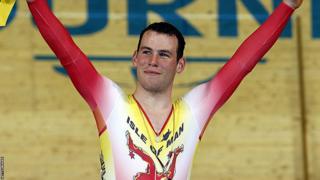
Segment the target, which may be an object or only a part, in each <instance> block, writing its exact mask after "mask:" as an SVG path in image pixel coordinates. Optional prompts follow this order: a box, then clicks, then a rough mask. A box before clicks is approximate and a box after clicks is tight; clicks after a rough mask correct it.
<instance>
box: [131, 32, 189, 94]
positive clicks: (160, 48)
mask: <svg viewBox="0 0 320 180" xmlns="http://www.w3.org/2000/svg"><path fill="white" fill-rule="evenodd" d="M177 48H178V40H177V38H176V37H175V36H169V35H166V34H162V33H158V32H155V31H150V30H149V31H146V32H145V33H144V35H143V37H142V39H141V43H140V47H139V49H138V51H136V52H135V53H134V55H133V60H132V61H133V65H134V66H135V67H136V68H137V74H138V86H142V87H143V88H144V89H145V90H147V91H150V92H163V91H165V90H167V89H168V88H172V85H173V80H174V77H175V74H176V73H177V72H178V73H180V72H182V71H183V69H184V65H185V60H184V59H183V58H181V59H179V60H178V61H177Z"/></svg>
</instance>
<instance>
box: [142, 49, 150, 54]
mask: <svg viewBox="0 0 320 180" xmlns="http://www.w3.org/2000/svg"><path fill="white" fill-rule="evenodd" d="M141 53H142V54H147V55H149V54H151V51H150V50H142V52H141Z"/></svg>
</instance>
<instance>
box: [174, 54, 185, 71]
mask: <svg viewBox="0 0 320 180" xmlns="http://www.w3.org/2000/svg"><path fill="white" fill-rule="evenodd" d="M185 66H186V59H185V58H184V57H182V58H180V59H179V60H178V64H177V69H176V72H177V73H182V72H183V70H184V68H185Z"/></svg>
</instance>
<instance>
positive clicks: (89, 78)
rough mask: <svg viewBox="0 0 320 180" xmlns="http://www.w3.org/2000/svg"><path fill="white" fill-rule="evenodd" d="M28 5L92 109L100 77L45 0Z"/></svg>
mask: <svg viewBox="0 0 320 180" xmlns="http://www.w3.org/2000/svg"><path fill="white" fill-rule="evenodd" d="M27 2H28V6H29V9H30V12H31V14H32V16H33V18H34V20H35V22H36V24H37V26H38V28H39V31H40V33H41V35H42V36H43V38H44V39H45V41H46V42H47V43H48V45H49V46H50V48H51V49H52V51H53V52H54V53H55V54H56V56H57V57H58V59H59V60H60V63H61V64H62V65H63V67H64V68H65V69H66V71H67V73H68V75H69V76H70V78H71V80H72V82H73V84H74V86H75V87H76V88H77V90H78V91H79V93H80V94H81V95H82V96H83V98H84V99H85V100H86V101H87V103H88V104H89V105H90V107H91V108H95V107H96V105H97V102H96V99H97V97H95V96H96V95H95V94H96V93H95V92H96V91H97V88H99V82H100V81H101V76H100V75H99V74H98V73H97V72H96V70H95V69H94V67H93V66H92V64H91V62H90V61H89V60H88V58H87V57H86V55H84V53H83V52H82V51H81V50H80V49H79V48H78V47H77V45H76V44H75V43H74V42H73V40H72V38H71V36H70V34H69V33H68V32H67V30H66V29H65V28H64V26H63V25H62V24H61V23H60V22H59V20H58V19H57V18H56V17H55V16H54V14H53V13H52V12H51V10H50V9H49V7H48V4H47V1H46V0H27Z"/></svg>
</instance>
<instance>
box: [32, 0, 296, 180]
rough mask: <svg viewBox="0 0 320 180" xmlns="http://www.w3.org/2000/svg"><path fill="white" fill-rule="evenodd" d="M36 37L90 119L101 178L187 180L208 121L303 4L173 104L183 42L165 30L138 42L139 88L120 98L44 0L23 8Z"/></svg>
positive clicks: (282, 11) (288, 6)
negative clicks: (27, 10)
mask: <svg viewBox="0 0 320 180" xmlns="http://www.w3.org/2000/svg"><path fill="white" fill-rule="evenodd" d="M27 1H28V4H29V8H30V11H31V13H32V15H33V17H34V19H35V22H36V24H37V26H38V27H39V30H40V32H41V34H42V36H43V37H44V39H45V40H46V41H47V43H48V44H49V46H50V47H51V49H52V50H53V51H54V52H55V54H56V55H57V57H58V58H59V60H60V61H61V64H62V65H63V66H64V68H65V69H66V70H67V72H68V74H69V76H70V78H71V80H72V82H73V84H74V85H75V87H76V88H77V90H78V91H79V92H80V94H81V95H82V96H83V98H84V99H85V100H86V101H87V103H88V104H89V106H90V108H91V110H92V111H93V114H94V116H95V119H96V123H97V127H98V130H99V136H100V142H101V149H102V156H101V162H102V178H105V179H120V180H125V179H143V180H150V179H152V180H153V179H156V180H158V179H159V180H160V179H178V180H180V179H182V180H184V179H188V178H189V175H190V171H191V164H192V159H193V154H194V151H195V147H196V145H197V143H198V142H199V141H200V139H201V136H202V134H203V132H204V130H205V128H206V126H207V124H208V122H209V120H210V119H211V117H212V116H213V114H214V113H215V112H216V111H217V110H218V109H219V108H220V107H221V106H222V105H223V104H224V103H225V102H226V100H227V99H228V98H229V97H230V96H231V94H232V93H233V92H234V90H235V89H236V87H237V86H238V85H239V84H240V82H241V80H242V79H243V78H244V77H245V75H246V74H248V73H249V72H250V71H251V70H252V69H253V67H254V66H255V65H256V64H257V62H258V61H259V60H260V59H261V58H262V56H263V55H264V54H265V53H266V52H267V51H268V50H269V49H270V48H271V46H272V45H273V44H274V42H275V41H276V40H277V38H278V37H279V36H280V33H281V32H282V30H283V29H284V27H285V25H286V23H287V21H288V20H289V18H290V16H291V14H292V13H293V11H294V9H296V8H298V7H299V6H300V5H301V3H302V0H284V1H283V3H281V4H280V5H279V6H278V7H277V9H276V10H275V11H274V12H273V13H272V15H271V16H270V17H269V18H268V19H267V21H266V22H265V23H264V24H263V25H261V27H259V28H258V29H257V30H256V31H255V32H254V33H253V34H252V35H250V37H249V38H248V39H247V40H246V41H244V43H243V44H242V45H241V46H240V47H239V49H238V50H237V51H236V53H235V54H234V55H233V56H232V58H231V59H230V60H229V61H228V62H227V64H226V65H225V66H224V67H223V68H222V69H221V70H220V71H219V72H218V73H217V75H216V76H215V77H214V78H213V79H212V80H210V81H209V82H207V83H204V84H201V85H199V86H197V87H195V88H194V89H192V90H191V91H190V92H189V93H188V94H187V95H185V96H184V97H182V98H180V99H178V100H177V101H175V102H174V103H172V100H171V96H172V87H173V81H174V77H175V75H176V73H181V72H182V71H183V70H184V67H185V63H186V62H185V59H184V57H183V49H184V44H185V42H184V39H183V36H182V35H181V33H180V32H179V31H178V30H177V29H176V28H175V27H174V26H172V25H171V24H168V23H164V22H161V23H154V24H151V25H150V26H148V27H147V28H146V29H145V30H144V31H143V32H142V33H141V35H140V39H139V44H138V48H137V50H136V51H134V54H133V57H132V63H133V65H134V66H135V67H136V68H137V75H138V81H137V85H136V90H135V91H134V93H133V95H129V96H126V95H124V94H123V92H122V91H121V89H120V88H119V87H118V86H117V85H116V84H115V83H113V82H112V81H111V80H110V79H108V78H105V77H103V76H101V75H100V74H98V73H97V72H96V70H95V69H94V67H93V66H92V64H91V63H90V61H89V60H88V59H87V57H86V56H85V55H84V54H83V53H82V52H81V50H80V49H79V48H78V47H77V46H76V45H75V44H74V42H73V41H72V39H71V37H70V35H69V34H68V32H67V31H66V30H65V29H64V27H63V26H62V24H61V23H60V22H59V21H58V20H57V19H56V17H55V16H54V15H53V14H52V13H51V11H50V9H49V8H48V5H47V3H46V1H45V0H27Z"/></svg>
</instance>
